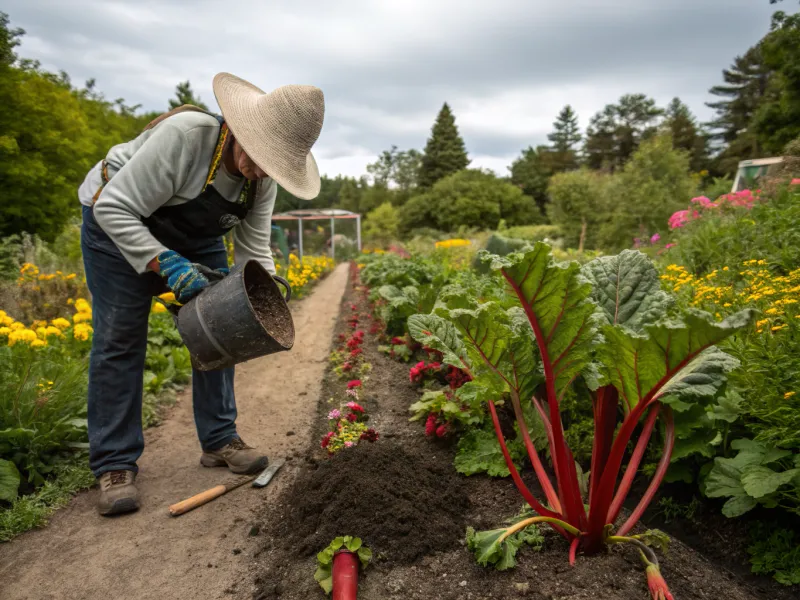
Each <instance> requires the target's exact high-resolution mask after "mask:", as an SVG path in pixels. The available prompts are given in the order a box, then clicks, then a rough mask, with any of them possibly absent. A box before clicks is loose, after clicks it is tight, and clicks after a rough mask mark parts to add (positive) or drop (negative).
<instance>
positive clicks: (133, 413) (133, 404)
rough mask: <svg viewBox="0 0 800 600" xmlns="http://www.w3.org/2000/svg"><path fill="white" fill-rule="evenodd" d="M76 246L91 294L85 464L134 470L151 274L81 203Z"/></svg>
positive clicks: (140, 443)
mask: <svg viewBox="0 0 800 600" xmlns="http://www.w3.org/2000/svg"><path fill="white" fill-rule="evenodd" d="M83 217H84V222H83V227H82V229H81V248H82V250H83V260H84V267H85V270H86V282H87V284H88V287H89V291H90V292H91V294H92V326H93V328H94V337H93V340H92V350H91V353H90V356H89V401H88V421H89V466H90V467H91V469H92V471H93V472H94V474H95V476H97V477H100V476H101V475H102V474H103V473H106V472H109V471H118V470H126V471H133V472H134V473H136V472H137V466H136V461H137V460H138V458H139V456H141V454H142V450H143V449H144V437H143V435H142V385H143V382H142V379H143V374H144V360H145V353H146V351H147V318H148V314H149V312H150V303H151V297H152V289H153V283H154V281H153V279H152V278H149V277H147V276H141V275H139V274H138V273H136V271H135V270H134V269H133V267H131V266H130V264H128V262H127V261H126V260H125V259H124V257H123V256H122V255H121V254H120V252H119V250H118V249H117V247H116V246H115V245H114V243H113V242H112V241H111V239H110V238H109V237H108V236H107V235H106V234H105V232H104V231H103V230H102V229H101V228H100V226H99V225H98V224H97V222H96V221H95V220H94V217H93V215H92V211H91V209H90V208H88V207H84V209H83Z"/></svg>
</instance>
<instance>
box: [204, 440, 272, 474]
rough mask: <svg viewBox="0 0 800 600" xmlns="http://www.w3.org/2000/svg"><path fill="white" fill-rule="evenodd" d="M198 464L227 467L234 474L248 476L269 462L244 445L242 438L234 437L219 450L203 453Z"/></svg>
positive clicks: (250, 447) (257, 452) (264, 467)
mask: <svg viewBox="0 0 800 600" xmlns="http://www.w3.org/2000/svg"><path fill="white" fill-rule="evenodd" d="M200 464H201V465H203V466H204V467H224V466H227V467H228V468H229V469H230V470H231V471H233V472H234V473H237V474H250V473H258V472H259V471H263V470H264V469H266V468H267V465H268V464H269V460H268V459H267V457H266V456H264V455H263V454H261V453H260V452H259V451H258V450H256V449H255V448H253V447H252V446H248V445H247V444H245V443H244V441H242V438H238V437H235V438H233V439H232V440H231V442H230V443H229V444H228V445H227V446H223V447H222V448H220V449H219V450H210V451H207V452H203V456H201V457H200Z"/></svg>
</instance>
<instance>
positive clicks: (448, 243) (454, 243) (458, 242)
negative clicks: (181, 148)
mask: <svg viewBox="0 0 800 600" xmlns="http://www.w3.org/2000/svg"><path fill="white" fill-rule="evenodd" d="M471 244H472V242H470V241H469V240H463V239H459V238H454V239H450V240H443V241H441V242H436V247H437V248H458V247H461V246H469V245H471Z"/></svg>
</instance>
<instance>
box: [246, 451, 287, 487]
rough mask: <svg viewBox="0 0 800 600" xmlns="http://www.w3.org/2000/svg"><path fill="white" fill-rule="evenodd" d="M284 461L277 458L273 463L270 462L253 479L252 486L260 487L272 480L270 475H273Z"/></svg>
mask: <svg viewBox="0 0 800 600" xmlns="http://www.w3.org/2000/svg"><path fill="white" fill-rule="evenodd" d="M285 462H286V461H285V460H284V459H282V458H279V459H278V460H276V461H275V462H274V463H272V464H270V465H269V466H268V467H267V468H266V469H264V472H263V473H261V475H259V476H258V477H257V478H256V479H255V480H254V481H253V487H257V488H262V487H264V486H265V485H267V484H268V483H269V482H270V481H271V480H272V477H273V476H274V475H275V473H277V472H278V469H280V468H281V467H282V466H283V463H285Z"/></svg>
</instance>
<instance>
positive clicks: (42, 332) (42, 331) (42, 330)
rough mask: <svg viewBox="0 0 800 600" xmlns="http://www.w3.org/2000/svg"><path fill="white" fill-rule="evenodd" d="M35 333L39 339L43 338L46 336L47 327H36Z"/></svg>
mask: <svg viewBox="0 0 800 600" xmlns="http://www.w3.org/2000/svg"><path fill="white" fill-rule="evenodd" d="M36 335H38V336H39V338H41V339H45V338H46V337H47V329H46V328H45V327H37V328H36Z"/></svg>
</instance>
